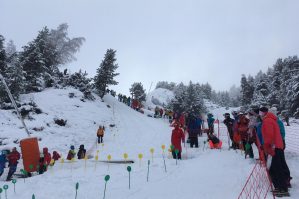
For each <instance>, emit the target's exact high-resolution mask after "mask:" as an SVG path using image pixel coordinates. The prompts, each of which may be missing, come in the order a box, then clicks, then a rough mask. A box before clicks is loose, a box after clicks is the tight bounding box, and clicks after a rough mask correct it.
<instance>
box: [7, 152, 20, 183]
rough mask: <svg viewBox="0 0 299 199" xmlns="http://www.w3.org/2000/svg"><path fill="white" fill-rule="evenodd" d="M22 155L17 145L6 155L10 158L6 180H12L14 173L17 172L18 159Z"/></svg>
mask: <svg viewBox="0 0 299 199" xmlns="http://www.w3.org/2000/svg"><path fill="white" fill-rule="evenodd" d="M20 157H21V155H20V153H19V152H18V151H17V148H16V147H14V148H12V152H11V153H10V154H8V155H7V156H6V158H7V159H8V167H9V171H8V175H7V179H6V181H10V180H11V177H12V175H13V174H14V173H15V172H16V170H17V166H18V163H19V162H18V160H19V159H20Z"/></svg>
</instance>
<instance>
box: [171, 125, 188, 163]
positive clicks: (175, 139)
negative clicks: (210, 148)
mask: <svg viewBox="0 0 299 199" xmlns="http://www.w3.org/2000/svg"><path fill="white" fill-rule="evenodd" d="M181 142H185V135H184V133H183V130H182V129H181V128H180V127H179V124H178V123H176V124H175V125H174V129H173V130H172V134H171V145H172V146H173V149H172V157H173V159H182V157H181V153H182V145H181ZM175 150H178V154H177V156H176V153H175Z"/></svg>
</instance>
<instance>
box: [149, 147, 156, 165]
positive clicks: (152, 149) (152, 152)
mask: <svg viewBox="0 0 299 199" xmlns="http://www.w3.org/2000/svg"><path fill="white" fill-rule="evenodd" d="M150 152H151V154H152V162H154V152H155V149H154V148H151V149H150Z"/></svg>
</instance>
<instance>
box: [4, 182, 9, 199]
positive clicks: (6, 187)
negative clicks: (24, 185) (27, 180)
mask: <svg viewBox="0 0 299 199" xmlns="http://www.w3.org/2000/svg"><path fill="white" fill-rule="evenodd" d="M3 189H4V191H5V198H6V199H7V189H8V185H7V184H6V185H4V186H3Z"/></svg>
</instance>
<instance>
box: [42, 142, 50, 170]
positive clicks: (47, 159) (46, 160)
mask: <svg viewBox="0 0 299 199" xmlns="http://www.w3.org/2000/svg"><path fill="white" fill-rule="evenodd" d="M43 155H44V167H45V168H44V170H45V171H47V169H48V166H49V165H50V162H51V154H50V153H49V152H48V148H47V147H45V148H43Z"/></svg>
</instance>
